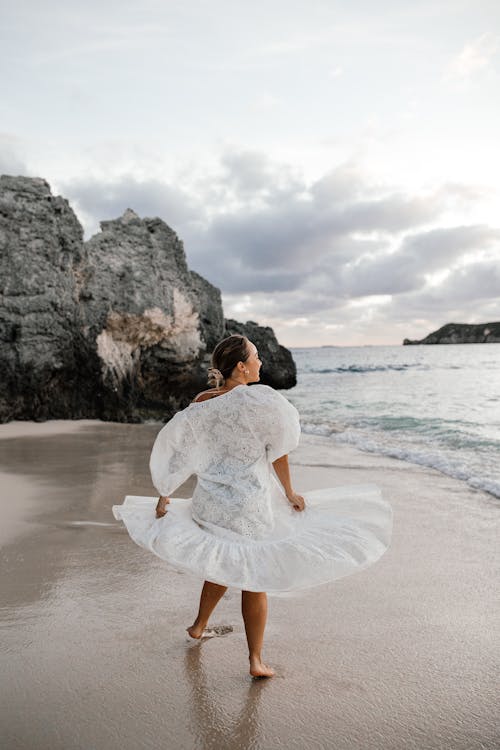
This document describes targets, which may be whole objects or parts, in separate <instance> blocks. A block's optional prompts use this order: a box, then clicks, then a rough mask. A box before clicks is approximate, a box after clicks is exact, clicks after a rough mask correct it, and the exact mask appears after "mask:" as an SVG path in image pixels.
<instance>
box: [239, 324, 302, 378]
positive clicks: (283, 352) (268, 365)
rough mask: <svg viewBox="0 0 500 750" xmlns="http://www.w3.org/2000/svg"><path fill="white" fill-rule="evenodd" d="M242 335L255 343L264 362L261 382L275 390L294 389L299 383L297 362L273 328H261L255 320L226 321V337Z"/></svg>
mask: <svg viewBox="0 0 500 750" xmlns="http://www.w3.org/2000/svg"><path fill="white" fill-rule="evenodd" d="M233 333H240V334H242V335H243V336H246V337H247V338H249V339H250V341H253V343H254V344H255V346H256V347H257V349H258V351H259V357H260V359H261V360H262V368H261V371H260V382H261V383H265V384H267V385H272V386H273V387H274V388H293V386H294V385H295V384H296V382H297V370H296V367H295V362H294V361H293V359H292V357H291V356H290V352H289V351H288V349H285V347H284V346H281V345H280V344H279V343H278V341H277V339H276V336H275V335H274V331H273V329H272V328H268V327H264V326H259V325H258V324H257V323H254V322H253V320H248V321H247V322H246V323H238V321H237V320H231V319H229V320H226V332H225V335H226V336H231V335H232V334H233Z"/></svg>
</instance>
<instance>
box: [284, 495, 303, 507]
mask: <svg viewBox="0 0 500 750" xmlns="http://www.w3.org/2000/svg"><path fill="white" fill-rule="evenodd" d="M286 497H287V500H288V502H289V503H291V504H292V506H293V509H294V510H297V511H301V510H304V508H305V507H306V502H305V500H304V498H303V497H302V495H298V494H297V493H296V492H290V494H288V495H287V496H286Z"/></svg>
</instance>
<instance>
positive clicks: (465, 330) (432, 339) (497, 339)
mask: <svg viewBox="0 0 500 750" xmlns="http://www.w3.org/2000/svg"><path fill="white" fill-rule="evenodd" d="M498 343H500V323H478V324H477V325H471V324H468V323H447V324H446V325H444V326H442V328H439V330H437V331H434V332H433V333H430V334H429V335H428V336H426V337H425V338H423V339H421V340H420V341H411V340H410V339H405V340H404V341H403V345H404V346H409V345H414V344H498Z"/></svg>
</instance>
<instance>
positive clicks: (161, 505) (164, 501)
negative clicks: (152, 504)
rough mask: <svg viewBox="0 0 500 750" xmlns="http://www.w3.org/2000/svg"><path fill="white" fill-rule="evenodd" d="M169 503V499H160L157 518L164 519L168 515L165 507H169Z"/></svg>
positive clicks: (161, 497)
mask: <svg viewBox="0 0 500 750" xmlns="http://www.w3.org/2000/svg"><path fill="white" fill-rule="evenodd" d="M169 502H170V498H169V497H163V496H160V497H159V498H158V505H157V506H156V518H163V516H165V515H166V514H167V513H168V511H167V509H166V508H165V506H166V505H168V503H169Z"/></svg>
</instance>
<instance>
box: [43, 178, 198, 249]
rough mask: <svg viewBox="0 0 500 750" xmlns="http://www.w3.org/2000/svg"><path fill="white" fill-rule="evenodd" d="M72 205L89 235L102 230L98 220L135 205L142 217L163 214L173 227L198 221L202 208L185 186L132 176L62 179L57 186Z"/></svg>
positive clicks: (134, 208) (109, 217)
mask: <svg viewBox="0 0 500 750" xmlns="http://www.w3.org/2000/svg"><path fill="white" fill-rule="evenodd" d="M55 187H56V188H57V191H58V192H60V193H61V194H62V195H64V197H65V198H67V199H68V200H69V201H70V203H71V204H72V205H73V208H74V209H75V211H76V213H77V214H78V216H79V218H80V220H81V221H82V222H83V223H84V225H85V229H86V235H87V236H89V235H90V234H93V233H95V232H97V231H99V222H100V221H102V220H107V219H114V218H116V217H118V216H121V215H122V214H123V212H124V211H125V210H126V209H127V208H132V209H133V210H134V211H135V212H136V213H137V214H139V215H140V216H160V217H161V218H163V220H164V221H166V222H167V224H169V225H170V226H172V227H176V226H178V225H181V226H182V225H184V224H186V223H188V222H189V221H195V220H199V219H200V218H202V216H203V211H202V207H201V206H200V205H199V204H198V203H197V201H196V199H195V198H194V197H193V196H192V195H189V194H188V193H187V192H185V191H183V190H182V188H179V187H177V186H172V185H168V184H165V183H164V182H161V181H159V180H139V179H137V178H136V177H134V176H133V175H123V176H122V177H120V178H119V179H114V180H111V181H103V180H100V179H96V178H93V177H87V178H80V179H77V180H67V181H61V182H59V183H58V184H57V186H55Z"/></svg>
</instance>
